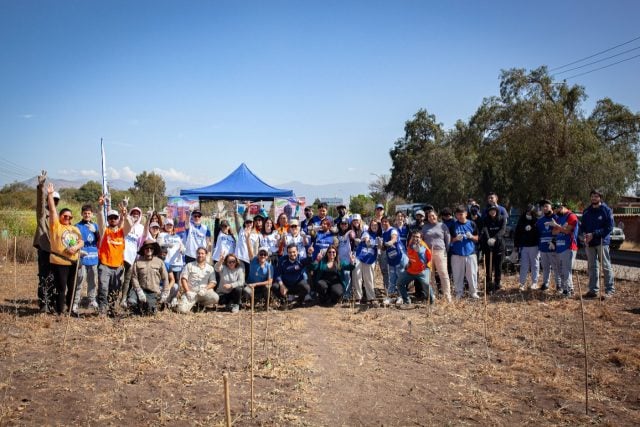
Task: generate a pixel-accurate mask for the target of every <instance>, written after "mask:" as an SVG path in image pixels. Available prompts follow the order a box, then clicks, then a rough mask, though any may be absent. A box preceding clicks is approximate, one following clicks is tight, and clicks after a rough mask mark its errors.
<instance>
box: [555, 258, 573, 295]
mask: <svg viewBox="0 0 640 427" xmlns="http://www.w3.org/2000/svg"><path fill="white" fill-rule="evenodd" d="M556 256H557V257H558V270H560V289H562V290H563V291H566V292H573V272H572V270H573V261H574V260H575V259H576V251H572V250H571V249H567V250H565V251H564V252H560V253H556Z"/></svg>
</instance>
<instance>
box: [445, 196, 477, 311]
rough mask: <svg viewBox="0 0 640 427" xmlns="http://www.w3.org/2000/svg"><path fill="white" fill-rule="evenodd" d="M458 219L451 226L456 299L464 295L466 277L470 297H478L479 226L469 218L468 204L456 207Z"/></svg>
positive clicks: (452, 267) (452, 264) (452, 266)
mask: <svg viewBox="0 0 640 427" xmlns="http://www.w3.org/2000/svg"><path fill="white" fill-rule="evenodd" d="M455 212H456V221H455V222H454V223H453V225H452V226H451V227H450V228H449V233H450V234H451V270H452V272H453V284H454V286H455V290H456V299H461V298H462V296H463V295H464V279H465V277H466V279H467V282H468V283H469V297H470V298H472V299H478V298H479V297H478V259H477V257H476V243H478V228H477V227H476V224H475V223H474V222H473V221H470V220H468V219H467V209H466V206H464V205H460V206H458V207H457V208H456V211H455Z"/></svg>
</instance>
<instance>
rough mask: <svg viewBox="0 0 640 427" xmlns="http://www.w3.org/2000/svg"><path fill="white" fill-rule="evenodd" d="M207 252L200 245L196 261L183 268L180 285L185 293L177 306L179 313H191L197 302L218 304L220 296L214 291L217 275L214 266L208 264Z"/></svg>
mask: <svg viewBox="0 0 640 427" xmlns="http://www.w3.org/2000/svg"><path fill="white" fill-rule="evenodd" d="M207 253H208V251H207V249H206V248H204V247H202V246H201V247H199V248H198V249H197V250H196V260H195V262H190V263H189V264H187V265H186V266H185V268H184V270H182V274H181V276H180V287H181V289H182V292H183V293H182V297H181V298H180V302H179V303H178V306H177V307H176V311H177V312H178V313H183V314H186V313H189V312H190V311H191V309H192V308H193V306H194V305H196V304H199V305H201V306H203V307H208V306H212V305H213V306H215V305H216V304H218V300H219V299H220V297H219V296H218V294H217V293H216V292H215V291H214V289H215V287H216V275H215V273H214V271H213V267H212V266H211V265H209V264H207Z"/></svg>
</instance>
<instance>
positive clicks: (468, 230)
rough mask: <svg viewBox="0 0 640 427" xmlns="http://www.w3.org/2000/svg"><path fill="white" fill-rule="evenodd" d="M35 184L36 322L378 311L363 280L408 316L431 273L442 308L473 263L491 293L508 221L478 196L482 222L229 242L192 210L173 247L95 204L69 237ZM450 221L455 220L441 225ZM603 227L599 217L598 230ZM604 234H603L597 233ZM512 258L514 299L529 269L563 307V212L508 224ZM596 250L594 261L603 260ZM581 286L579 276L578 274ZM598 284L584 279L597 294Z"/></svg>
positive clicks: (567, 263) (253, 236) (570, 249)
mask: <svg viewBox="0 0 640 427" xmlns="http://www.w3.org/2000/svg"><path fill="white" fill-rule="evenodd" d="M45 184H46V172H44V171H43V173H42V175H41V176H40V177H39V179H38V201H37V204H38V209H37V215H38V229H37V231H36V236H35V239H34V245H35V246H36V247H37V249H38V268H39V271H38V275H39V287H38V296H39V300H40V308H41V311H43V312H50V311H51V312H55V313H63V312H65V310H71V313H75V314H77V313H78V310H79V303H80V299H81V295H82V292H83V289H82V284H83V283H84V282H86V283H87V292H86V294H87V297H88V300H89V307H92V308H94V309H96V310H98V311H99V312H100V313H104V314H108V313H112V314H113V313H115V312H116V311H117V310H123V309H126V310H130V311H132V312H134V313H138V314H153V313H155V312H156V311H157V310H159V309H163V308H169V309H173V310H175V311H177V312H179V313H189V312H191V311H192V310H193V309H194V308H197V307H200V308H206V307H213V306H217V305H218V304H223V305H225V306H226V307H227V309H228V310H229V311H231V312H233V313H235V312H238V311H239V310H240V308H241V306H242V304H243V301H244V302H248V301H253V300H255V299H258V300H260V299H262V300H264V299H269V298H271V299H274V300H275V301H277V302H279V303H280V304H281V305H282V306H305V305H311V304H316V303H319V304H323V305H329V306H330V305H335V304H337V303H339V302H341V301H345V300H347V301H354V302H355V303H358V304H364V305H370V306H377V305H378V298H377V296H376V292H375V289H374V277H375V269H376V266H378V268H379V269H380V271H381V273H382V281H383V286H384V289H383V299H382V303H383V304H387V305H388V304H394V303H395V304H397V305H399V306H401V307H407V306H409V304H411V302H412V300H411V296H410V294H409V289H410V284H411V283H413V284H414V286H415V293H414V296H413V298H414V299H416V300H423V301H426V302H427V303H429V304H432V303H434V301H435V298H436V292H435V289H436V286H435V284H436V278H435V277H434V276H435V275H434V274H432V271H435V273H437V282H438V284H439V288H440V292H441V294H442V298H443V299H444V300H446V301H447V302H450V301H451V299H452V297H451V290H450V288H451V286H450V278H451V279H452V280H453V285H454V292H455V294H454V296H455V298H457V299H459V298H463V297H464V295H465V290H466V291H467V292H468V296H469V298H471V299H476V298H478V277H477V276H478V257H477V254H478V253H481V254H482V255H483V259H484V262H485V270H486V274H487V284H488V290H490V291H496V290H499V289H500V287H501V285H500V280H501V272H502V261H503V259H504V253H505V242H504V239H505V230H506V224H507V219H508V216H507V212H506V210H505V209H504V208H503V207H502V206H500V205H499V204H498V203H497V202H498V200H497V195H495V194H494V193H491V194H490V195H489V197H488V206H487V207H486V208H485V209H484V210H481V209H480V206H479V205H478V204H477V203H475V202H470V203H469V204H468V205H467V206H465V205H460V206H458V207H456V208H455V210H454V211H453V212H452V211H451V210H450V209H448V208H443V209H441V211H440V217H439V216H438V213H437V212H436V210H435V209H434V208H433V207H431V206H427V208H426V209H424V210H418V211H417V212H415V214H414V217H415V220H414V221H411V224H408V221H407V220H408V218H406V217H405V214H404V213H403V212H397V213H395V215H393V216H392V217H390V216H387V215H385V207H384V205H382V204H378V205H376V207H375V214H374V215H373V217H372V218H371V219H370V221H368V223H365V221H364V220H363V218H362V216H361V215H360V214H358V213H353V214H350V215H349V214H347V208H346V206H338V207H337V211H338V216H337V217H336V218H335V219H334V218H331V217H330V216H328V207H327V205H326V204H324V203H321V204H319V205H318V206H317V214H314V212H313V207H311V206H307V207H305V208H304V219H303V220H301V221H300V220H298V219H297V218H295V217H293V218H290V217H289V216H288V215H287V214H286V213H282V214H280V215H279V216H278V217H277V219H276V221H275V222H274V220H273V219H272V218H270V217H269V216H268V215H266V214H265V213H264V212H263V213H261V214H257V215H254V216H251V215H248V214H247V212H246V211H245V214H244V216H243V217H240V216H239V215H238V214H237V213H236V217H235V223H236V224H235V225H236V227H235V228H236V229H237V230H238V232H237V233H233V232H232V227H231V224H230V223H229V222H228V221H227V220H225V219H221V218H216V219H215V226H214V227H213V229H210V228H209V227H208V226H207V225H206V224H204V223H203V221H202V212H201V211H200V210H198V209H195V210H192V211H191V212H190V215H189V220H188V221H187V224H186V225H185V228H186V231H185V232H184V233H180V234H179V233H176V232H175V227H174V222H173V220H172V219H171V218H166V217H162V216H161V215H159V214H158V213H156V212H149V213H148V214H147V216H146V221H143V214H142V210H141V209H139V208H137V207H133V208H131V209H129V207H128V200H126V199H125V200H123V201H122V202H121V203H120V204H119V205H118V207H117V209H111V210H109V211H108V212H106V218H105V213H104V212H105V210H104V204H105V200H104V198H103V197H100V199H99V200H98V209H97V223H96V222H94V221H93V217H94V211H93V208H92V206H90V205H85V206H83V207H82V213H81V216H82V219H81V221H79V222H78V223H77V224H72V213H71V211H70V210H69V209H62V210H60V212H58V211H57V204H58V200H59V195H58V193H57V192H56V191H55V189H54V187H53V185H52V184H51V183H49V184H48V185H45ZM600 198H601V194H600V193H599V192H597V191H596V192H592V205H591V206H590V207H589V208H588V209H587V210H585V213H584V215H583V219H582V221H583V229H584V231H585V233H586V234H585V236H586V237H585V239H586V242H587V244H588V245H589V248H594V247H598V248H599V250H593V251H588V254H590V255H589V258H590V259H591V258H593V259H594V260H598V259H602V261H603V263H604V269H605V273H606V274H608V276H606V277H607V279H606V280H609V279H611V284H610V283H609V282H608V281H607V284H606V290H607V295H610V294H612V293H613V283H612V275H611V272H610V268H611V267H610V261H609V260H608V248H607V247H606V245H607V244H608V240H607V237H608V233H610V231H611V230H610V228H611V227H612V225H611V227H609V228H607V227H608V225H607V224H608V223H607V224H605V223H606V222H607V221H608V220H603V218H609V219H610V220H611V223H612V221H613V219H612V218H613V217H612V215H611V213H610V209H609V208H608V207H607V206H606V205H605V204H603V203H602V201H601V200H600ZM454 215H455V219H454V218H453V216H454ZM607 215H608V216H607ZM607 230H609V231H608V232H607ZM515 246H516V250H518V252H519V253H520V259H521V271H520V283H521V289H524V285H525V283H526V278H527V275H528V272H529V271H530V272H531V280H532V286H531V288H532V289H536V288H537V287H538V286H537V280H538V273H539V266H540V265H541V266H542V269H543V271H544V275H543V283H542V286H541V289H547V288H548V286H549V277H550V270H553V271H554V277H555V283H556V288H557V289H558V290H560V291H562V292H563V293H564V294H565V295H570V294H571V292H572V291H573V285H572V282H571V264H572V262H573V259H574V257H575V250H576V249H577V217H576V215H575V214H573V213H572V212H570V211H569V210H568V209H567V207H566V206H565V205H564V204H563V203H553V204H552V203H551V202H549V201H546V200H544V201H542V202H540V209H538V207H536V206H531V207H530V209H528V210H527V212H526V213H525V214H523V216H522V218H521V219H520V221H519V222H518V226H517V228H516V232H515ZM603 249H604V250H603ZM607 271H608V273H607ZM590 278H591V274H590ZM597 278H598V274H597V273H596V274H594V275H593V279H594V281H595V282H596V284H595V286H593V287H591V286H590V289H591V290H590V292H593V293H595V294H597V292H598V287H597V286H598V285H597Z"/></svg>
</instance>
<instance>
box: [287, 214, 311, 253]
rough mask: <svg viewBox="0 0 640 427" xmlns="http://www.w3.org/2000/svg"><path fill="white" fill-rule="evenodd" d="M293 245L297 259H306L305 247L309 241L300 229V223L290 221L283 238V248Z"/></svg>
mask: <svg viewBox="0 0 640 427" xmlns="http://www.w3.org/2000/svg"><path fill="white" fill-rule="evenodd" d="M291 244H293V245H295V246H296V249H297V251H298V257H299V258H300V259H301V260H302V259H305V258H306V257H307V249H306V248H307V246H308V244H309V240H308V238H307V235H306V234H305V233H304V231H302V230H301V229H300V221H298V220H297V219H295V218H294V219H292V220H291V221H290V222H289V232H288V233H287V234H285V236H284V247H285V248H286V247H288V246H289V245H291Z"/></svg>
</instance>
